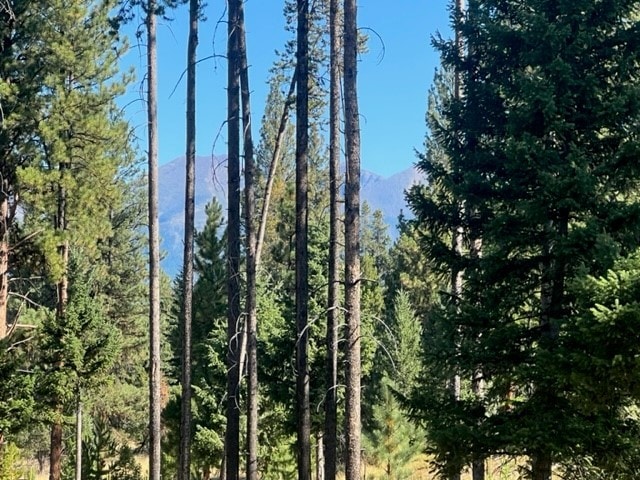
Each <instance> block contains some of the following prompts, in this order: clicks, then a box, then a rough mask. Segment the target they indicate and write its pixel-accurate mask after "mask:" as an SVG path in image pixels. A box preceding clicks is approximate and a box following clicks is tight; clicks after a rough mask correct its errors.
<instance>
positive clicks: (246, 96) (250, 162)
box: [238, 2, 258, 480]
mask: <svg viewBox="0 0 640 480" xmlns="http://www.w3.org/2000/svg"><path fill="white" fill-rule="evenodd" d="M238 13H239V15H238V16H239V23H238V40H239V54H240V91H241V97H242V128H243V133H244V134H243V144H244V193H245V202H244V203H245V206H244V208H245V234H246V264H247V292H246V305H245V308H246V331H247V465H246V478H247V480H258V318H257V316H258V313H257V264H256V230H255V214H256V213H255V212H256V194H255V180H254V178H255V169H256V167H255V159H254V154H253V137H252V135H251V94H250V89H249V65H248V61H247V41H246V35H245V27H244V6H243V4H242V2H241V3H240V6H239V12H238Z"/></svg>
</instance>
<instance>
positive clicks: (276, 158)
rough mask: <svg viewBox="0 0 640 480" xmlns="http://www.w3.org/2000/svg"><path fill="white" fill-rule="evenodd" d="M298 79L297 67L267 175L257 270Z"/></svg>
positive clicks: (285, 103) (292, 77)
mask: <svg viewBox="0 0 640 480" xmlns="http://www.w3.org/2000/svg"><path fill="white" fill-rule="evenodd" d="M297 78H298V68H297V67H296V68H295V70H294V71H293V75H292V76H291V82H290V83H289V91H288V92H287V97H286V99H285V102H284V107H283V109H282V115H281V117H280V125H279V126H278V134H277V135H276V144H275V147H274V149H273V155H272V157H271V164H270V165H269V173H268V174H267V185H266V187H265V191H264V199H263V202H262V211H261V213H260V226H259V227H258V240H257V243H256V268H259V267H260V258H261V256H262V247H263V245H264V234H265V231H266V229H267V216H268V214H269V204H270V201H271V192H272V191H273V182H274V180H275V178H276V169H277V168H278V164H279V163H280V157H281V155H282V144H283V143H284V134H285V131H286V129H287V120H288V119H289V110H290V108H291V105H292V104H293V101H294V93H295V89H296V83H297Z"/></svg>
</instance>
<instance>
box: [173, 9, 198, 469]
mask: <svg viewBox="0 0 640 480" xmlns="http://www.w3.org/2000/svg"><path fill="white" fill-rule="evenodd" d="M199 13H200V2H199V0H190V2H189V44H188V47H187V117H186V123H187V124H186V133H187V145H186V162H185V165H186V174H185V178H186V181H185V197H184V257H183V267H182V268H183V281H184V288H183V294H184V297H183V306H182V307H183V308H182V313H183V318H182V362H181V365H182V372H181V373H182V375H181V377H182V378H181V383H182V396H181V409H180V452H179V453H180V455H179V456H180V467H179V469H178V479H179V480H190V477H191V396H192V390H191V335H192V333H191V324H192V316H193V241H194V230H195V164H196V63H197V47H198V15H199Z"/></svg>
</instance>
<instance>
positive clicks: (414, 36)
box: [125, 0, 450, 176]
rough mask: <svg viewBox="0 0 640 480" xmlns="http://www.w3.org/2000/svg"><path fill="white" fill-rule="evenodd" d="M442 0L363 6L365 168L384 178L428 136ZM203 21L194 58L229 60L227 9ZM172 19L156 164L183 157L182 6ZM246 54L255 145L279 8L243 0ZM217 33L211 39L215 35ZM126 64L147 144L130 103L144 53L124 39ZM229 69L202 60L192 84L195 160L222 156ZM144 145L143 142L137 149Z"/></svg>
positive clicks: (444, 13) (162, 32) (408, 160)
mask: <svg viewBox="0 0 640 480" xmlns="http://www.w3.org/2000/svg"><path fill="white" fill-rule="evenodd" d="M447 3H448V2H445V0H397V1H396V2H389V1H388V0H360V1H359V2H358V23H359V26H360V28H364V29H367V30H368V31H369V38H370V41H369V52H368V53H367V54H365V55H363V56H362V57H361V58H360V63H359V72H358V87H359V102H360V113H361V135H362V152H361V155H362V156H361V158H362V167H363V168H365V169H367V170H371V171H373V172H376V173H379V174H381V175H384V176H388V175H391V174H393V173H395V172H398V171H400V170H403V169H405V168H408V167H409V166H411V165H412V164H413V163H414V162H415V160H416V157H415V154H414V149H416V148H417V149H421V148H422V143H423V140H424V135H425V122H424V114H425V109H426V95H427V91H428V88H429V85H430V84H431V80H432V78H433V73H434V70H435V68H436V67H437V65H438V56H437V54H436V53H435V52H434V50H433V48H432V47H431V43H430V38H431V36H432V35H433V34H434V33H436V32H440V33H442V35H444V36H447V35H449V31H450V29H449V24H448V10H447ZM205 15H206V21H205V22H203V23H201V25H200V35H199V46H198V58H200V59H205V58H206V57H210V56H214V55H224V54H225V52H226V45H225V41H226V24H224V23H220V24H218V25H216V24H217V21H218V19H220V18H221V17H222V16H223V15H225V11H224V2H223V1H221V0H209V2H208V6H207V7H206V11H205ZM172 16H173V17H174V18H173V21H171V22H167V21H161V22H160V24H159V26H158V69H159V82H158V89H159V131H160V162H161V163H165V162H168V161H171V160H173V159H174V158H176V157H178V156H180V155H184V151H185V127H184V124H185V113H184V109H185V88H186V86H185V81H184V79H182V80H180V76H181V75H182V73H183V70H184V64H185V58H186V44H187V16H188V12H187V6H186V5H185V6H182V7H180V9H178V10H177V11H176V12H173V13H172ZM245 20H246V23H247V49H248V56H249V63H250V73H249V75H250V83H251V90H252V99H251V100H252V110H253V121H254V137H255V138H257V135H258V128H259V123H260V119H261V117H262V111H263V108H264V100H265V98H266V94H267V80H268V77H269V68H270V67H271V65H272V64H273V62H274V60H275V59H276V55H275V51H276V50H277V49H282V48H283V45H284V43H285V42H286V40H287V39H288V38H289V37H288V34H287V33H286V32H285V30H284V18H283V15H282V2H281V1H275V0H247V1H246V3H245ZM216 30H217V31H216ZM130 43H131V44H132V45H131V50H130V52H129V53H128V54H127V58H126V63H127V64H130V65H132V66H133V67H135V68H136V70H138V73H137V78H138V80H137V83H135V84H134V85H132V87H131V89H130V93H129V95H128V97H127V99H126V102H125V103H128V105H127V107H126V114H127V117H128V118H129V119H130V120H131V122H132V123H133V124H134V125H135V126H136V128H137V133H138V135H139V136H140V137H141V138H142V139H144V138H145V137H146V132H145V130H144V128H145V116H144V110H143V109H144V104H143V103H142V102H139V101H136V98H138V96H139V95H140V86H139V82H140V80H141V79H142V77H143V73H144V72H143V71H144V68H145V57H144V50H143V49H142V48H139V47H138V46H137V45H136V44H135V43H136V40H135V38H131V40H130ZM225 87H226V61H225V60H224V59H223V58H217V59H216V58H210V59H206V60H202V61H201V62H200V63H199V65H198V77H197V95H198V97H197V98H198V100H197V152H198V155H211V154H212V153H213V154H224V153H225V152H226V128H225V127H224V120H225V118H226V112H225V109H226V90H225ZM143 143H144V142H143Z"/></svg>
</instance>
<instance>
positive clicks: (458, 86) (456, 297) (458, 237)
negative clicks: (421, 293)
mask: <svg viewBox="0 0 640 480" xmlns="http://www.w3.org/2000/svg"><path fill="white" fill-rule="evenodd" d="M454 1H455V7H454V9H455V43H456V48H457V50H458V53H459V54H462V36H461V30H460V26H461V22H462V14H463V11H464V0H454ZM453 97H454V99H455V100H460V99H461V98H462V76H461V74H460V71H459V70H458V69H456V71H455V73H454V86H453ZM459 207H460V208H459V211H460V212H462V211H463V210H464V209H463V207H462V206H461V205H460V206H459ZM463 234H464V230H463V227H462V226H458V227H457V228H456V229H455V231H454V232H453V245H452V248H453V251H454V253H455V256H456V260H457V259H459V258H461V256H462V237H463ZM462 278H463V274H462V270H461V269H460V267H458V266H455V267H454V268H453V270H452V272H451V298H452V299H453V302H455V303H456V304H457V303H458V302H459V301H460V298H461V295H462ZM456 333H459V332H456ZM454 341H455V342H456V349H458V348H459V340H458V338H456V339H455V340H454ZM460 384H461V381H460V375H458V374H454V376H453V378H452V379H451V395H452V397H453V399H454V401H455V402H457V401H459V400H460V388H461V387H460ZM450 480H460V472H456V473H454V474H452V475H451V478H450Z"/></svg>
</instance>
